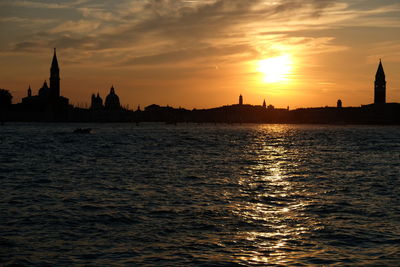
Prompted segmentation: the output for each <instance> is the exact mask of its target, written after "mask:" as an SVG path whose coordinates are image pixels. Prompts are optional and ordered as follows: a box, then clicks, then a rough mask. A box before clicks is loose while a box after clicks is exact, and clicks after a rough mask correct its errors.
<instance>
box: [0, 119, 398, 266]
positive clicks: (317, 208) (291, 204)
mask: <svg viewBox="0 0 400 267" xmlns="http://www.w3.org/2000/svg"><path fill="white" fill-rule="evenodd" d="M77 127H92V128H93V129H94V132H93V133H92V134H73V133H72V131H73V130H74V129H75V128H77ZM0 149H1V150H0V181H1V184H0V194H1V202H0V234H1V235H0V265H1V264H13V263H16V264H25V265H73V264H78V265H93V266H98V265H171V266H177V265H178V266H179V265H181V266H182V265H185V266H187V265H214V266H220V265H232V264H233V265H234V264H238V265H253V264H255V265H256V264H259V265H268V264H272V265H273V264H278V265H290V264H298V265H301V264H304V265H312V264H315V265H329V264H338V265H367V264H376V265H397V264H398V263H399V261H400V190H399V185H400V182H399V176H400V127H389V126H385V127H377V126H307V125H305V126H297V125H212V124H210V125H207V124H206V125H196V124H182V125H181V124H179V125H177V126H174V125H164V124H141V125H139V126H137V125H135V124H89V125H84V124H6V125H4V126H0Z"/></svg>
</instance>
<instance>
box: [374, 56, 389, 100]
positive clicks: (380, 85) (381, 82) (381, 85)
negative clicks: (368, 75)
mask: <svg viewBox="0 0 400 267" xmlns="http://www.w3.org/2000/svg"><path fill="white" fill-rule="evenodd" d="M384 103H386V79H385V72H384V71H383V66H382V61H381V60H379V66H378V70H377V71H376V75H375V93H374V104H384Z"/></svg>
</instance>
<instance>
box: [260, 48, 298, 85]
mask: <svg viewBox="0 0 400 267" xmlns="http://www.w3.org/2000/svg"><path fill="white" fill-rule="evenodd" d="M291 70H292V60H291V58H290V57H289V55H283V56H279V57H272V58H267V59H263V60H260V61H258V71H259V72H261V73H262V74H263V75H264V79H263V80H264V82H266V83H277V82H283V81H287V80H288V75H289V74H290V72H291Z"/></svg>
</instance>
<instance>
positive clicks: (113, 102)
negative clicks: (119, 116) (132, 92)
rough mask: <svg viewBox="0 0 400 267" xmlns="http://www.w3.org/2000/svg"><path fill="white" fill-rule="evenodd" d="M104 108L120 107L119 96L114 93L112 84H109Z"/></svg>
mask: <svg viewBox="0 0 400 267" xmlns="http://www.w3.org/2000/svg"><path fill="white" fill-rule="evenodd" d="M104 106H105V108H106V109H121V105H120V103H119V97H118V96H117V95H116V94H115V90H114V86H111V89H110V93H109V94H108V95H107V97H106V102H105V105H104Z"/></svg>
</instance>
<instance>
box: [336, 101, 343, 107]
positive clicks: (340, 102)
mask: <svg viewBox="0 0 400 267" xmlns="http://www.w3.org/2000/svg"><path fill="white" fill-rule="evenodd" d="M336 107H337V108H341V107H342V100H340V99H339V100H338V101H337V105H336Z"/></svg>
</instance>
